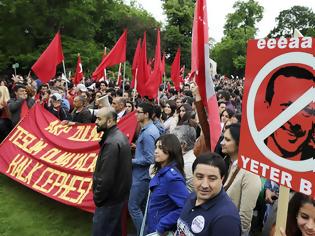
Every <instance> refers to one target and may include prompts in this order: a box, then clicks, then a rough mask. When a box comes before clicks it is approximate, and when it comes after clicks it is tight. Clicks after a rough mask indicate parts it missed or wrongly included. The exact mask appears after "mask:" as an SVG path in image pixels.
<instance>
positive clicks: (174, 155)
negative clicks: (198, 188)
mask: <svg viewBox="0 0 315 236" xmlns="http://www.w3.org/2000/svg"><path fill="white" fill-rule="evenodd" d="M154 158H155V164H154V168H153V169H154V174H155V176H154V177H153V178H152V179H151V181H150V191H151V194H150V198H149V202H148V210H147V219H146V233H147V234H149V233H153V232H157V233H158V234H160V235H162V234H164V233H165V232H167V231H175V230H176V222H177V219H178V217H179V215H180V213H181V210H182V208H183V206H184V203H185V201H186V199H187V197H188V195H189V192H188V190H187V188H186V181H185V177H184V176H185V173H184V160H183V155H182V150H181V146H180V142H179V140H178V138H177V137H176V136H175V135H174V134H165V135H162V136H160V138H159V139H158V140H157V142H156V145H155V152H154Z"/></svg>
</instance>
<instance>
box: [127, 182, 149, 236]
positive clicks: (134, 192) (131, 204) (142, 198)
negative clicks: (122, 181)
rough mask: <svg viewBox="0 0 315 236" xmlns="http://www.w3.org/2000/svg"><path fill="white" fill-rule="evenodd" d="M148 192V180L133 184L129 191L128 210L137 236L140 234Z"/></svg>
mask: <svg viewBox="0 0 315 236" xmlns="http://www.w3.org/2000/svg"><path fill="white" fill-rule="evenodd" d="M148 191H149V180H143V181H141V182H137V183H133V184H132V186H131V190H130V195H129V201H128V210H129V214H130V216H131V218H132V221H133V224H134V226H135V227H136V229H137V235H139V233H140V229H141V224H142V220H143V215H144V211H143V210H144V209H143V208H145V207H143V206H145V204H146V200H147V196H148Z"/></svg>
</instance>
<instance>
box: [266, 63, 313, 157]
mask: <svg viewBox="0 0 315 236" xmlns="http://www.w3.org/2000/svg"><path fill="white" fill-rule="evenodd" d="M314 82H315V76H314V73H312V72H310V71H309V70H307V69H305V68H302V67H298V66H286V67H283V68H280V69H278V70H277V71H276V72H275V73H274V74H273V75H272V76H271V78H270V80H269V81H268V84H267V89H266V94H265V102H266V104H267V109H268V110H269V113H270V114H272V115H274V116H278V115H279V114H280V113H281V112H282V111H283V110H285V109H287V108H288V107H289V106H290V105H291V104H292V103H294V102H295V101H296V100H297V99H298V98H299V97H300V96H301V95H302V94H303V93H305V92H306V91H307V90H309V89H310V88H312V87H313V89H314ZM314 114H315V108H314V102H313V103H312V102H311V103H310V104H308V105H307V106H306V107H305V108H304V109H303V110H301V111H299V112H298V113H297V114H295V115H294V116H293V117H292V118H291V119H290V120H289V121H287V122H286V123H284V124H283V125H282V126H281V127H280V128H279V129H278V130H276V131H275V132H273V133H272V134H271V135H270V136H269V137H268V138H267V139H266V142H267V145H268V147H269V148H270V149H271V150H272V151H273V152H274V153H276V154H278V155H279V156H281V157H284V158H289V159H291V160H305V159H309V158H314V153H315V148H314V147H315V142H314V132H315V131H314V130H315V122H314Z"/></svg>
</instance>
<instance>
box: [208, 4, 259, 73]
mask: <svg viewBox="0 0 315 236" xmlns="http://www.w3.org/2000/svg"><path fill="white" fill-rule="evenodd" d="M233 9H234V12H233V13H229V14H228V15H227V17H226V23H225V25H224V37H223V38H222V40H221V42H219V43H217V44H216V45H215V46H214V48H213V49H212V51H211V57H212V58H213V59H214V60H215V61H216V62H217V63H218V72H219V73H221V74H228V75H230V74H236V75H240V76H242V75H244V69H245V64H246V44H247V41H248V40H249V39H251V38H254V36H255V34H256V31H257V29H256V28H255V25H256V23H257V22H259V21H260V20H261V19H262V17H263V10H264V9H263V7H262V6H260V5H259V4H258V2H256V1H254V0H249V1H246V2H245V1H237V2H235V3H234V5H233Z"/></svg>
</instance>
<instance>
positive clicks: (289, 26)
mask: <svg viewBox="0 0 315 236" xmlns="http://www.w3.org/2000/svg"><path fill="white" fill-rule="evenodd" d="M276 22H277V25H276V27H275V28H273V30H272V31H271V32H270V33H269V35H268V37H273V38H276V37H280V36H284V37H290V36H291V35H292V34H293V32H294V29H298V30H299V31H300V32H301V33H302V34H303V35H305V36H315V13H314V12H313V11H312V9H310V8H307V7H304V6H293V7H291V8H290V9H287V10H283V11H281V12H280V13H279V15H278V16H277V17H276Z"/></svg>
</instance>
